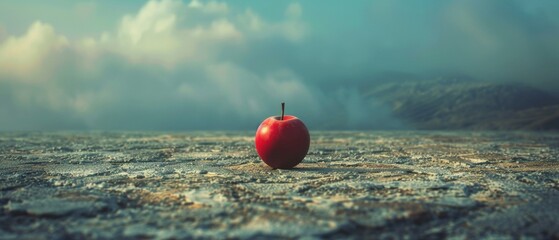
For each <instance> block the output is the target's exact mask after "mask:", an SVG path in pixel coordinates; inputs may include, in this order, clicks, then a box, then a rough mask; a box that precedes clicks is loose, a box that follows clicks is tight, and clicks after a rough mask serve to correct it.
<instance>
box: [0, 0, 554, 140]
mask: <svg viewBox="0 0 559 240" xmlns="http://www.w3.org/2000/svg"><path fill="white" fill-rule="evenodd" d="M103 4H106V3H103V2H88V3H87V4H86V3H84V4H83V5H81V4H78V5H74V6H75V9H73V11H74V12H76V14H78V13H80V15H84V16H86V15H87V16H88V17H90V18H95V17H100V16H98V10H99V9H105V8H106V7H107V6H104V5H103ZM235 4H237V5H235ZM306 4H308V3H306V2H296V1H295V2H292V3H286V4H285V5H284V6H283V9H273V10H270V9H267V10H263V9H260V8H257V7H258V4H255V5H254V6H253V7H242V6H241V4H239V3H236V2H224V1H221V2H220V1H202V0H193V1H188V2H183V1H178V0H151V1H148V2H146V3H145V4H144V5H143V6H141V7H140V8H139V9H137V11H130V12H129V13H127V14H124V13H123V14H122V15H119V16H120V18H118V20H116V21H115V22H114V23H112V25H110V26H105V28H104V29H103V31H99V32H98V33H96V34H93V35H87V36H80V37H76V36H75V35H72V33H67V32H64V30H63V29H67V28H64V27H62V26H60V27H58V28H57V25H53V24H51V23H49V22H48V21H45V20H42V19H37V20H36V21H34V22H33V23H32V24H30V26H29V27H28V28H27V29H25V30H24V31H22V32H21V33H18V34H13V33H9V32H8V31H7V30H11V29H12V28H8V27H13V26H5V27H6V28H2V27H0V115H1V116H2V118H0V130H14V129H67V128H77V129H156V130H181V129H217V128H221V129H255V128H256V126H254V125H255V124H258V123H259V122H260V121H261V120H262V119H263V118H264V117H267V116H270V115H274V114H278V109H279V107H278V106H279V103H280V102H281V101H285V102H287V112H288V114H294V115H297V116H299V117H301V118H302V119H303V120H305V122H307V123H308V125H310V126H311V129H319V128H336V129H356V128H371V127H373V128H374V127H376V126H381V128H385V127H386V128H399V127H405V126H401V124H398V123H397V121H395V120H394V119H393V118H391V117H390V109H388V108H387V107H386V106H383V105H382V104H381V103H380V102H375V101H369V100H367V101H364V100H363V99H362V98H361V96H360V95H359V92H360V90H361V89H358V87H357V86H367V84H369V83H371V82H375V81H377V82H384V81H390V79H388V78H385V77H382V76H386V74H384V75H383V73H387V72H389V73H390V72H398V73H402V74H400V76H415V75H419V76H424V77H425V78H432V77H438V76H439V75H440V74H442V75H444V74H458V75H468V76H472V77H474V78H477V79H481V80H487V81H519V82H524V83H527V84H532V85H537V86H545V87H546V89H556V90H559V81H557V77H556V76H558V75H559V72H558V71H559V70H558V69H559V68H557V67H556V66H557V65H559V46H558V45H557V44H556V43H557V42H558V40H559V18H558V17H556V14H554V13H555V12H556V11H555V10H556V9H557V8H558V7H559V5H557V4H551V7H550V4H544V3H541V2H525V1H501V0H497V1H491V2H487V1H478V0H472V1H458V0H451V1H427V2H425V3H423V2H421V3H410V2H408V1H396V0H395V1H373V2H371V3H366V4H363V3H359V4H351V5H347V4H340V5H339V7H337V8H336V10H339V13H340V16H344V18H343V19H341V18H335V17H332V16H335V15H330V14H331V13H329V12H327V11H317V10H315V9H313V8H309V7H307V5H306ZM334 5H335V4H334ZM364 5H367V6H369V7H368V8H367V7H363V6H364ZM272 11H277V14H273V12H272ZM72 14H73V12H72ZM88 14H91V15H88ZM111 19H112V18H111ZM59 23H60V22H59ZM3 24H6V23H3ZM59 25H62V24H59ZM97 27H98V26H97ZM3 29H4V30H3ZM404 73H405V74H404ZM379 76H380V77H379ZM364 83H366V84H364ZM388 123H390V124H388Z"/></svg>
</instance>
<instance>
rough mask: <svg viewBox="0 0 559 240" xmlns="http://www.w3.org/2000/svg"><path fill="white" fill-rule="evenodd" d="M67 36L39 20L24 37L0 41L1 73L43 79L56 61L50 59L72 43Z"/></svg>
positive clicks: (29, 79)
mask: <svg viewBox="0 0 559 240" xmlns="http://www.w3.org/2000/svg"><path fill="white" fill-rule="evenodd" d="M68 44H69V42H68V40H67V39H66V38H65V37H64V36H60V35H57V34H56V33H55V31H54V28H53V27H52V26H50V25H48V24H45V23H42V22H40V21H37V22H35V23H33V24H32V25H31V27H29V30H28V31H27V32H26V33H25V34H24V35H23V36H21V37H13V36H12V37H9V38H7V39H6V40H4V41H3V42H2V43H1V44H0V74H1V75H3V76H12V77H18V78H20V79H22V80H26V81H40V80H42V79H43V78H44V77H45V74H47V72H46V71H48V70H49V69H47V68H48V67H50V66H51V65H50V64H49V63H52V62H51V60H52V59H50V58H51V57H53V56H56V55H57V54H61V52H62V51H63V50H64V49H65V48H66V47H67V46H68Z"/></svg>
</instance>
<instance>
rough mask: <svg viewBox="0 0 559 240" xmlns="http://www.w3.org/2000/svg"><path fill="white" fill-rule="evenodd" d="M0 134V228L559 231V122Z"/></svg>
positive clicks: (152, 233)
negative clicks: (290, 143)
mask: <svg viewBox="0 0 559 240" xmlns="http://www.w3.org/2000/svg"><path fill="white" fill-rule="evenodd" d="M311 138H312V142H311V149H310V150H309V154H308V155H307V157H306V158H305V160H304V161H303V163H302V164H300V165H299V166H297V168H295V169H293V170H274V169H271V168H269V167H267V166H266V165H264V164H263V163H262V162H261V161H260V160H259V159H258V156H257V155H256V151H255V150H254V146H253V133H252V132H191V133H157V132H152V133H142V132H140V133H130V132H127V133H115V132H108V133H106V132H93V133H79V132H78V133H0V164H1V165H0V239H21V238H24V239H64V238H78V239H82V238H90V239H126V238H155V239H181V238H201V239H206V238H207V239H221V238H265V239H268V238H274V237H276V238H300V237H308V238H310V239H313V238H355V239H362V238H364V237H366V238H380V239H391V238H412V239H413V238H441V237H444V238H450V237H455V238H457V239H480V238H505V239H507V238H527V239H530V238H538V239H542V238H543V239H557V238H559V220H558V216H559V134H558V133H525V132H399V131H395V132H312V133H311Z"/></svg>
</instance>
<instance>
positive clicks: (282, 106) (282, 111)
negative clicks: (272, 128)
mask: <svg viewBox="0 0 559 240" xmlns="http://www.w3.org/2000/svg"><path fill="white" fill-rule="evenodd" d="M284 111H285V103H284V102H282V103H281V120H282V121H283V113H284Z"/></svg>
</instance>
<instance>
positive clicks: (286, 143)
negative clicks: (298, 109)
mask: <svg viewBox="0 0 559 240" xmlns="http://www.w3.org/2000/svg"><path fill="white" fill-rule="evenodd" d="M284 108H285V103H281V116H272V117H269V118H266V119H265V120H264V121H263V122H262V123H261V124H260V127H258V130H256V137H255V145H256V152H258V155H259V156H260V158H261V159H262V161H264V163H266V164H268V166H270V167H272V168H274V169H275V168H280V169H289V168H293V167H295V166H296V165H297V164H299V163H300V162H301V161H303V159H304V158H305V156H306V155H307V152H308V151H309V145H310V143H311V138H310V135H309V130H307V127H306V126H305V124H304V123H303V121H301V120H300V119H299V118H297V117H295V116H290V115H285V116H284Z"/></svg>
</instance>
